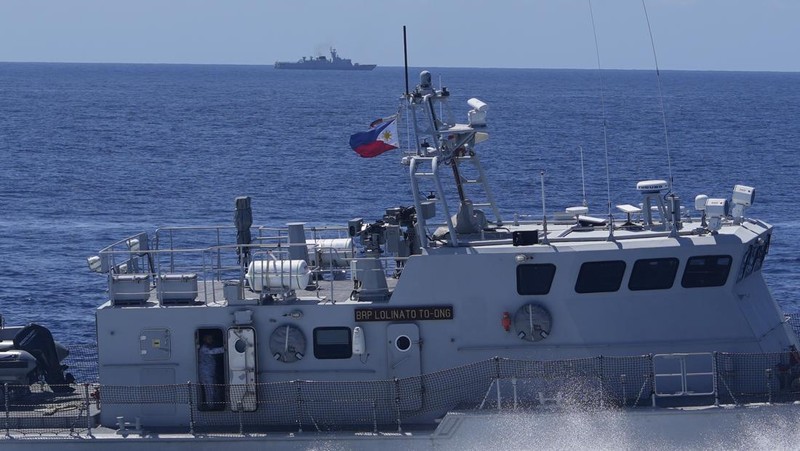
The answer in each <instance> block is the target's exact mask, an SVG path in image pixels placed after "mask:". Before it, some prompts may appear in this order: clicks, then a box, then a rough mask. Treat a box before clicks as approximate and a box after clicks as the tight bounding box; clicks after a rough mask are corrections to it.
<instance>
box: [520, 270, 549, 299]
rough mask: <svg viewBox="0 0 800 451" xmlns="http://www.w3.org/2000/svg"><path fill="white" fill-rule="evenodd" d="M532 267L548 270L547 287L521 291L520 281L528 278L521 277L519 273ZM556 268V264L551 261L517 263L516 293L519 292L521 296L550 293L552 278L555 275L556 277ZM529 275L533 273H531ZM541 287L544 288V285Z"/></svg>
mask: <svg viewBox="0 0 800 451" xmlns="http://www.w3.org/2000/svg"><path fill="white" fill-rule="evenodd" d="M534 267H535V268H537V269H538V268H541V269H545V268H546V269H547V270H549V271H550V280H549V281H548V282H547V289H546V290H534V291H526V292H523V291H522V288H523V286H522V281H524V280H528V277H522V276H523V275H522V274H521V273H522V272H523V271H525V270H527V268H534ZM556 270H557V268H556V265H554V264H552V263H523V264H520V265H517V294H519V295H521V296H543V295H546V294H548V293H550V290H551V289H552V288H553V280H555V277H556ZM531 275H533V274H531ZM542 288H544V287H542Z"/></svg>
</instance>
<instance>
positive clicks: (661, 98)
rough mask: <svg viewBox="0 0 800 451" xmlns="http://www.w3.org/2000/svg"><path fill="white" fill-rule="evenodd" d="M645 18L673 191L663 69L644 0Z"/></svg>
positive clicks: (670, 185)
mask: <svg viewBox="0 0 800 451" xmlns="http://www.w3.org/2000/svg"><path fill="white" fill-rule="evenodd" d="M642 8H643V9H644V18H645V19H646V20H647V31H648V32H649V33H650V46H651V47H652V48H653V60H654V61H655V63H656V78H657V79H658V101H659V103H660V104H661V119H662V120H663V122H664V143H665V144H666V146H667V170H668V171H669V192H672V157H671V156H670V152H669V134H668V133H667V113H666V111H665V110H664V95H663V94H662V93H661V71H659V70H658V56H656V43H655V41H654V40H653V30H652V28H650V16H648V15H647V6H646V5H645V4H644V0H642Z"/></svg>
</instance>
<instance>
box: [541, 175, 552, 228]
mask: <svg viewBox="0 0 800 451" xmlns="http://www.w3.org/2000/svg"><path fill="white" fill-rule="evenodd" d="M539 178H540V180H541V182H542V229H543V230H542V233H543V237H542V243H543V244H550V242H549V241H548V240H547V209H546V208H545V205H544V171H541V172H540V173H539Z"/></svg>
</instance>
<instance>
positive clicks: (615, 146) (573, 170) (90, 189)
mask: <svg viewBox="0 0 800 451" xmlns="http://www.w3.org/2000/svg"><path fill="white" fill-rule="evenodd" d="M418 72H419V69H413V70H412V71H411V73H412V75H411V79H412V86H413V84H414V82H413V80H414V79H416V74H417V73H418ZM433 75H434V81H435V82H436V84H437V85H438V84H439V83H441V84H443V85H445V86H447V87H448V89H449V90H450V91H451V92H452V99H451V105H452V108H453V111H454V112H455V113H456V114H457V116H459V117H463V118H464V119H465V118H466V111H467V109H468V107H467V105H466V100H467V99H468V98H470V97H478V98H480V99H482V100H484V101H485V102H486V103H488V105H489V115H488V120H489V126H490V134H491V137H490V139H489V141H488V142H486V143H485V144H483V153H482V161H483V163H484V165H485V168H486V169H487V171H488V174H489V177H490V179H491V187H492V189H493V190H494V193H495V196H496V198H497V201H498V203H499V204H500V208H501V212H502V213H503V214H504V215H505V216H506V217H511V216H512V215H513V214H514V213H520V214H533V215H541V212H542V204H541V194H542V193H541V189H540V183H539V174H540V171H545V186H546V189H545V194H546V202H547V210H548V211H549V212H551V213H552V212H553V211H560V210H562V209H563V208H565V207H568V206H574V205H579V204H580V203H581V201H582V188H581V166H580V151H579V150H578V149H579V146H580V147H582V148H583V151H584V158H585V166H586V191H587V198H588V202H589V206H590V208H591V209H592V212H594V213H596V214H599V215H602V214H603V213H604V212H605V211H606V209H607V202H608V200H607V197H608V196H607V193H608V189H607V186H608V185H607V178H606V163H605V161H606V159H605V154H606V146H605V144H604V142H605V141H606V140H607V151H608V163H609V180H610V195H611V203H612V204H620V203H634V204H635V203H638V202H639V201H640V200H639V196H638V194H637V192H636V191H635V184H636V181H638V180H645V179H654V178H657V179H667V178H668V177H669V169H668V161H669V160H668V159H667V150H666V145H665V137H664V123H663V121H662V112H661V111H662V110H661V107H660V99H659V94H658V92H659V89H658V87H659V84H658V79H657V77H656V74H655V72H654V71H602V72H599V71H586V70H510V69H440V70H437V69H433ZM661 84H662V88H663V93H664V95H663V102H664V109H665V111H666V119H667V120H666V123H667V129H668V137H669V148H670V154H671V166H672V175H673V177H674V187H675V191H676V192H677V194H678V195H679V196H681V199H682V200H683V202H684V205H687V206H690V205H693V199H694V196H695V195H697V194H701V193H702V194H707V195H709V196H710V197H729V196H730V193H731V190H732V188H733V186H734V185H735V184H745V185H750V186H754V187H755V188H756V193H757V195H756V203H755V205H754V206H753V207H752V208H751V209H750V210H749V213H748V214H749V215H750V216H753V217H758V218H760V219H762V220H765V221H767V222H770V223H772V224H774V225H775V226H776V230H775V234H774V237H773V242H772V247H771V249H770V254H769V256H768V257H767V260H766V262H765V265H764V269H763V271H764V273H765V277H766V278H767V281H768V283H769V285H770V286H771V288H772V292H773V294H774V296H775V297H776V299H777V300H778V302H779V303H780V304H781V305H782V306H783V308H784V309H785V310H786V311H791V312H796V311H798V310H800V302H799V301H798V295H797V291H798V288H799V287H800V280H798V275H800V207H798V205H799V199H798V192H799V191H800V183H798V177H799V176H800V163H798V157H799V156H800V125H799V124H800V122H798V118H800V74H798V73H732V72H675V71H663V72H662V73H661ZM403 91H404V81H403V70H402V69H401V68H378V69H376V70H375V71H373V72H364V73H357V72H338V73H337V72H303V71H277V70H274V69H273V68H271V67H261V66H200V65H198V66H193V65H115V64H23V63H4V64H0V255H1V256H2V260H0V313H2V314H4V315H5V317H6V323H7V324H23V323H27V322H37V323H40V324H42V325H44V326H46V327H49V328H50V329H51V330H52V331H53V333H54V335H55V336H56V338H57V339H58V340H60V341H62V342H64V343H66V344H87V343H90V342H92V341H93V339H94V332H95V329H94V309H95V308H96V307H97V306H98V305H100V304H101V303H102V302H104V300H105V293H104V289H105V279H104V278H103V277H102V276H99V275H97V274H93V273H90V272H89V270H88V267H87V264H86V258H87V257H88V256H90V255H94V254H96V253H97V251H98V250H99V249H101V248H102V247H104V246H106V245H108V244H110V243H111V242H112V241H115V240H117V239H120V238H123V237H125V236H128V235H130V234H133V233H136V232H140V231H153V230H154V229H155V228H156V227H158V226H168V225H201V224H231V223H232V218H233V201H234V198H235V197H236V196H241V195H249V196H251V197H252V199H253V202H252V204H253V213H254V218H255V223H256V224H264V225H282V224H285V223H286V222H289V221H304V222H308V223H311V224H318V225H323V224H325V225H344V224H345V223H346V221H347V220H348V219H350V218H353V217H364V218H365V219H368V220H374V219H378V218H379V217H380V216H381V215H382V213H383V211H384V209H385V208H386V207H390V206H399V205H409V204H410V203H411V196H410V189H409V184H408V177H407V167H405V166H403V165H401V164H400V161H399V160H400V156H401V154H400V152H399V151H393V152H389V153H386V154H384V155H382V156H380V157H377V158H372V159H362V158H360V157H358V156H357V155H356V154H355V153H354V152H353V151H352V150H351V149H350V148H349V146H348V139H349V135H350V134H351V133H354V132H356V131H363V130H365V129H366V128H367V126H368V124H369V123H370V122H371V121H372V120H373V119H375V118H377V117H381V116H387V115H390V114H393V113H394V112H396V110H397V105H398V99H399V97H400V95H401V94H402V92H403ZM601 99H604V102H601ZM603 106H604V107H605V118H606V124H607V125H606V127H605V134H606V136H607V139H606V140H604V127H603V109H604V108H603ZM479 149H480V148H479Z"/></svg>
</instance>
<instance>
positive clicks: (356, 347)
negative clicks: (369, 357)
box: [353, 326, 367, 355]
mask: <svg viewBox="0 0 800 451" xmlns="http://www.w3.org/2000/svg"><path fill="white" fill-rule="evenodd" d="M366 351H367V343H366V339H365V338H364V329H362V328H361V326H356V327H354V328H353V354H355V355H364V353H366Z"/></svg>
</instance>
